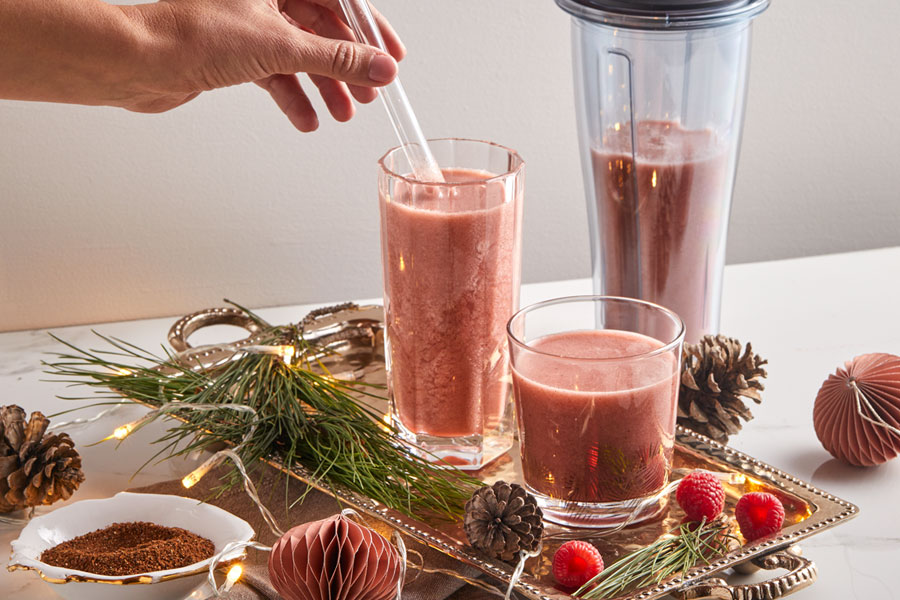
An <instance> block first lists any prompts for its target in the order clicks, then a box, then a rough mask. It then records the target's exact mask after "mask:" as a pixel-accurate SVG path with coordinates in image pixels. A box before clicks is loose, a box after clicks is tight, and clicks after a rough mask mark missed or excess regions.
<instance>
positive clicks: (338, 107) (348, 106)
mask: <svg viewBox="0 0 900 600" xmlns="http://www.w3.org/2000/svg"><path fill="white" fill-rule="evenodd" d="M309 79H310V81H312V82H313V84H315V86H316V87H317V88H319V95H320V96H322V100H324V101H325V106H327V107H328V112H330V113H331V116H332V117H334V120H335V121H340V122H344V121H349V120H350V119H351V118H353V115H354V113H355V112H356V108H354V106H353V101H352V100H350V93H349V92H348V91H347V86H346V85H344V84H343V83H341V82H340V81H335V80H334V79H329V78H328V77H323V76H321V75H310V76H309ZM362 89H366V90H371V89H372V88H362ZM373 91H374V90H373Z"/></svg>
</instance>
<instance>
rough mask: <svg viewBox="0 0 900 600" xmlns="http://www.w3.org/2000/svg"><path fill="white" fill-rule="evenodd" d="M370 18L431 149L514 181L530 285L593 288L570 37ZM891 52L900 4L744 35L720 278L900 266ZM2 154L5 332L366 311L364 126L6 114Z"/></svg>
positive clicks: (368, 259) (375, 146)
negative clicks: (828, 259)
mask: <svg viewBox="0 0 900 600" xmlns="http://www.w3.org/2000/svg"><path fill="white" fill-rule="evenodd" d="M378 6H379V7H380V9H381V10H382V12H384V13H385V14H386V15H388V16H389V18H390V19H391V20H392V22H393V23H394V24H395V26H396V28H397V29H398V31H399V32H400V33H401V35H402V36H403V38H404V41H405V42H406V44H407V46H408V47H409V49H410V56H409V58H408V59H407V60H406V61H404V63H403V64H402V67H401V74H402V76H403V80H404V83H405V85H406V87H407V90H408V92H409V94H410V97H411V99H412V101H413V103H414V105H415V106H416V107H417V110H418V113H419V116H420V119H421V121H422V125H423V128H424V130H425V131H426V133H427V134H428V135H430V136H434V137H439V136H459V137H477V138H484V139H491V140H495V141H498V142H500V143H503V144H505V145H508V146H511V147H513V148H516V149H517V150H519V151H520V152H521V154H522V155H523V156H524V158H525V160H526V161H527V163H528V166H527V184H526V217H525V232H524V235H525V254H524V260H523V264H524V280H525V281H526V282H529V281H540V280H551V279H564V278H573V277H586V276H588V274H589V260H588V241H587V227H586V223H585V213H584V200H583V195H582V194H583V192H582V180H581V173H580V166H579V162H578V154H577V147H576V134H575V125H574V116H573V109H572V106H573V101H572V86H571V75H570V57H569V32H568V18H567V16H566V15H565V14H564V13H563V12H562V11H561V10H559V9H558V8H557V7H556V5H555V4H554V3H553V2H552V0H490V1H485V0H453V1H448V0H415V1H413V0H380V1H379V2H378ZM898 30H900V3H897V2H895V0H868V1H867V2H858V3H843V2H822V1H821V0H773V5H772V7H771V8H770V9H769V11H768V12H766V13H764V14H763V15H762V16H761V17H760V18H759V19H758V20H757V21H756V25H755V32H754V36H755V37H754V49H753V59H752V67H751V83H750V97H749V104H748V110H747V118H746V128H745V135H744V143H743V150H742V155H741V164H740V168H739V173H738V182H737V189H736V192H735V208H734V211H733V216H732V225H731V233H730V240H729V251H728V259H729V262H746V261H758V260H768V259H776V258H783V257H792V256H802V255H809V254H820V253H829V252H839V251H845V250H852V249H862V248H874V247H881V246H891V245H898V244H900V192H898V190H900V164H898V162H900V161H898V159H900V109H898V102H897V99H898V98H900V66H898V63H900V37H898V36H897V31H898ZM0 141H2V143H0V209H2V213H0V214H2V216H0V331H3V330H13V329H26V328H35V327H49V326H58V325H63V324H75V323H88V322H100V321H112V320H122V319H131V318H142V317H150V316H161V315H175V314H183V313H185V312H189V311H193V310H196V309H199V308H204V307H207V306H214V305H218V304H219V303H220V302H221V299H222V298H223V297H228V298H231V299H234V300H237V301H239V302H241V303H243V304H245V305H248V306H254V307H261V306H271V305H283V304H295V303H305V302H326V301H339V300H347V299H351V298H356V297H372V296H377V295H379V294H380V273H381V271H380V262H379V241H378V210H377V204H376V184H375V181H376V179H375V178H376V168H375V161H376V159H377V158H378V157H379V156H380V155H381V154H382V153H383V151H384V150H385V149H386V148H387V147H388V146H390V145H392V144H393V138H392V132H391V130H390V126H389V124H388V122H387V118H386V116H385V115H384V114H383V111H382V109H381V106H380V105H379V104H377V103H376V104H372V105H370V106H367V107H362V108H361V109H360V111H359V114H358V115H357V117H356V118H354V120H353V121H351V122H350V123H348V124H336V123H333V122H329V121H328V120H327V119H325V118H323V119H322V127H321V128H320V130H319V131H318V132H316V133H314V134H300V133H298V132H295V131H294V130H293V129H292V128H291V127H290V126H289V124H288V122H287V120H286V119H285V118H284V117H283V116H282V115H281V113H280V112H279V111H278V109H277V108H276V107H275V105H274V104H273V103H271V101H270V100H269V98H268V96H267V95H266V94H265V93H264V92H263V91H262V90H260V89H258V88H256V87H254V86H250V85H247V86H240V87H237V88H231V89H227V90H220V91H216V92H212V93H208V94H204V95H203V96H201V97H200V98H198V99H197V100H195V101H193V102H191V103H190V104H188V105H186V106H184V107H182V108H179V109H177V110H175V111H172V112H170V113H166V114H162V115H138V114H132V113H128V112H125V111H122V110H119V109H112V108H91V107H77V106H63V105H50V104H29V103H22V102H2V101H0ZM884 276H889V274H884Z"/></svg>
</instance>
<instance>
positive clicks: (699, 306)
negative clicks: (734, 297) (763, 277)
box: [593, 121, 731, 342]
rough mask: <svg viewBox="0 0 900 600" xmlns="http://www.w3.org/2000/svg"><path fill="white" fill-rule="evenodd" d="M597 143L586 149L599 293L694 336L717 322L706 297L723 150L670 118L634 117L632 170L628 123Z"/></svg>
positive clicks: (717, 230)
mask: <svg viewBox="0 0 900 600" xmlns="http://www.w3.org/2000/svg"><path fill="white" fill-rule="evenodd" d="M604 146H605V149H604V150H595V151H594V153H593V164H594V185H595V190H596V194H597V213H598V218H599V221H600V236H599V241H600V245H601V255H602V268H603V278H604V282H605V287H604V289H603V293H604V294H607V295H613V296H628V297H634V298H641V299H643V300H649V301H650V302H655V303H656V304H661V305H662V306H665V307H666V308H669V309H671V310H673V311H675V313H677V314H678V315H679V316H680V317H681V318H682V320H683V321H684V323H685V327H686V335H685V340H687V341H691V342H697V341H698V340H699V339H700V337H702V336H703V335H704V334H706V333H709V332H710V331H712V330H714V329H715V328H716V327H717V326H718V322H717V321H718V304H716V306H715V307H713V306H709V305H708V299H713V298H715V299H716V300H715V302H716V303H717V302H718V300H717V299H718V296H719V293H720V290H721V278H722V272H721V269H722V264H723V262H722V260H723V259H724V256H723V253H724V252H725V235H726V231H727V226H728V207H729V205H730V202H731V187H730V186H731V180H730V178H729V177H728V173H729V170H728V160H727V159H728V154H727V152H726V151H725V149H724V148H722V147H721V146H720V145H719V144H718V143H717V141H716V137H715V135H714V134H713V132H712V131H710V130H706V129H704V130H688V129H684V128H683V127H681V125H679V124H678V123H675V122H668V121H641V122H640V123H638V130H637V148H638V151H637V167H635V165H634V161H633V159H632V155H631V151H630V149H631V132H630V127H622V128H621V129H620V130H619V131H610V132H608V133H607V136H606V138H605V139H604ZM616 148H621V149H622V151H616V150H615V149H616ZM635 185H636V186H637V189H635ZM636 217H637V218H636Z"/></svg>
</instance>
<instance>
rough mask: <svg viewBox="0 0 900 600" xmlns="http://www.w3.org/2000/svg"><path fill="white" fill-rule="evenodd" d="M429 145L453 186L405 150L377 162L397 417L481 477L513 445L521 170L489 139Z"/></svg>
mask: <svg viewBox="0 0 900 600" xmlns="http://www.w3.org/2000/svg"><path fill="white" fill-rule="evenodd" d="M429 145H430V146H431V150H432V152H433V154H434V156H435V159H436V160H437V162H438V164H439V165H440V166H441V168H442V171H443V175H444V179H445V183H425V182H422V181H418V180H416V179H415V178H414V177H413V176H412V175H411V173H412V169H411V168H410V165H409V163H408V161H407V160H406V157H405V155H404V153H403V151H402V149H401V148H395V149H393V150H391V151H389V152H388V153H387V154H385V155H384V156H383V157H382V159H381V161H380V163H379V164H380V167H381V169H380V172H379V177H378V192H379V198H380V202H379V204H380V207H381V253H382V268H383V271H384V272H383V276H384V308H385V358H386V362H387V369H388V390H389V395H390V398H391V413H392V420H393V423H394V425H395V426H396V427H397V428H398V429H399V430H400V432H401V434H402V435H403V436H404V437H405V439H407V440H409V441H410V442H412V443H414V444H416V445H417V446H420V447H422V448H424V449H425V450H427V451H428V452H429V453H430V454H426V456H434V457H437V458H440V459H443V460H445V461H447V462H449V463H451V464H454V465H456V466H459V467H460V468H464V469H477V468H479V467H481V466H482V465H484V464H487V463H488V462H490V461H491V460H493V459H494V458H496V457H498V456H500V455H502V454H503V453H505V452H506V451H507V450H508V449H509V448H510V447H511V445H512V440H513V431H512V429H513V425H512V418H513V411H512V408H511V402H510V375H509V358H508V356H509V353H508V349H507V342H506V323H507V322H508V321H509V318H510V317H511V316H512V314H513V313H514V312H515V311H516V310H517V309H518V303H519V283H520V270H521V237H522V236H521V231H522V194H523V189H524V163H523V162H522V159H521V158H520V157H519V155H518V154H516V153H515V152H514V151H512V150H509V149H508V148H504V147H502V146H498V145H496V144H492V143H488V142H482V141H475V140H463V139H440V140H432V141H431V142H430V144H429Z"/></svg>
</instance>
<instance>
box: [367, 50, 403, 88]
mask: <svg viewBox="0 0 900 600" xmlns="http://www.w3.org/2000/svg"><path fill="white" fill-rule="evenodd" d="M396 75H397V63H396V62H395V61H394V59H393V58H391V57H390V56H388V55H386V54H378V55H376V56H375V58H373V59H372V61H371V62H370V63H369V79H371V80H372V81H375V82H377V83H388V82H389V81H391V80H392V79H393V78H394V76H396Z"/></svg>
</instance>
